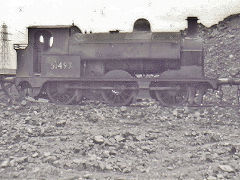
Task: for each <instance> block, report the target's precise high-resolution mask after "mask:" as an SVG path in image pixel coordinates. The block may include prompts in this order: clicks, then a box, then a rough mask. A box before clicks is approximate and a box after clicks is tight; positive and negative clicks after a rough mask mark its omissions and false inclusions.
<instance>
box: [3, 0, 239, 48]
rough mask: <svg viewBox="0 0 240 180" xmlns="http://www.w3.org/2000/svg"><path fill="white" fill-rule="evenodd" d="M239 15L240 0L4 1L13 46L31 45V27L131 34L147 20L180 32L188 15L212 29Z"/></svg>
mask: <svg viewBox="0 0 240 180" xmlns="http://www.w3.org/2000/svg"><path fill="white" fill-rule="evenodd" d="M236 13H240V0H0V23H1V24H2V23H6V24H7V25H8V27H9V29H8V30H9V32H10V33H11V35H10V37H9V39H11V44H13V43H27V31H26V27H27V26H30V25H64V24H65V25H69V24H72V23H73V22H74V24H75V25H77V26H78V27H79V28H80V29H81V30H82V31H85V30H86V31H87V32H89V31H90V30H91V31H92V32H108V31H109V30H115V29H119V30H121V31H123V32H131V31H132V28H133V23H134V21H135V20H137V19H139V18H146V19H148V20H149V21H150V23H151V28H152V31H179V30H181V29H185V28H186V26H187V23H186V21H185V19H186V17H187V16H198V18H199V19H200V20H199V22H201V23H202V24H204V25H205V26H208V27H209V26H211V25H213V24H216V23H218V22H219V21H222V20H223V19H224V18H225V17H227V16H229V15H231V14H236ZM10 48H11V47H10Z"/></svg>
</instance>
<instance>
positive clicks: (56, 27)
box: [28, 25, 77, 29]
mask: <svg viewBox="0 0 240 180" xmlns="http://www.w3.org/2000/svg"><path fill="white" fill-rule="evenodd" d="M72 27H77V26H75V25H37V26H28V28H29V29H69V28H72Z"/></svg>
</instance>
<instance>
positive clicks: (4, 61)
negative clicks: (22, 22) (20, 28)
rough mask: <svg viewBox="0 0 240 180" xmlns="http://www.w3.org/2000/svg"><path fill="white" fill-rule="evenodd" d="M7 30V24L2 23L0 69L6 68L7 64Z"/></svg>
mask: <svg viewBox="0 0 240 180" xmlns="http://www.w3.org/2000/svg"><path fill="white" fill-rule="evenodd" d="M8 34H9V33H8V30H7V25H6V24H3V25H2V30H1V51H0V52H1V59H0V69H6V68H7V66H8V65H9V43H8V42H9V40H8Z"/></svg>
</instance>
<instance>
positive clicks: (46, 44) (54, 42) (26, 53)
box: [14, 25, 81, 77]
mask: <svg viewBox="0 0 240 180" xmlns="http://www.w3.org/2000/svg"><path fill="white" fill-rule="evenodd" d="M75 33H81V30H80V29H79V28H78V27H77V26H74V25H70V26H30V27H28V45H27V47H24V48H19V47H22V45H15V46H14V47H15V50H16V51H17V58H18V62H17V76H19V77H31V76H34V75H38V76H48V75H47V74H46V73H47V69H46V66H51V64H49V62H46V61H48V59H49V58H48V57H49V56H52V57H53V55H54V54H58V55H68V54H69V52H68V41H69V37H70V36H72V35H73V34H75ZM46 63H47V64H46Z"/></svg>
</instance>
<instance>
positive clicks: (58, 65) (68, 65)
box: [50, 61, 72, 70]
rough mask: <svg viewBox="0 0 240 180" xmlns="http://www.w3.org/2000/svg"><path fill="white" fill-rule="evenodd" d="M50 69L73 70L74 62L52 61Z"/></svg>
mask: <svg viewBox="0 0 240 180" xmlns="http://www.w3.org/2000/svg"><path fill="white" fill-rule="evenodd" d="M50 66H51V67H50V69H51V70H54V69H72V62H67V61H52V62H51V63H50Z"/></svg>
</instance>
